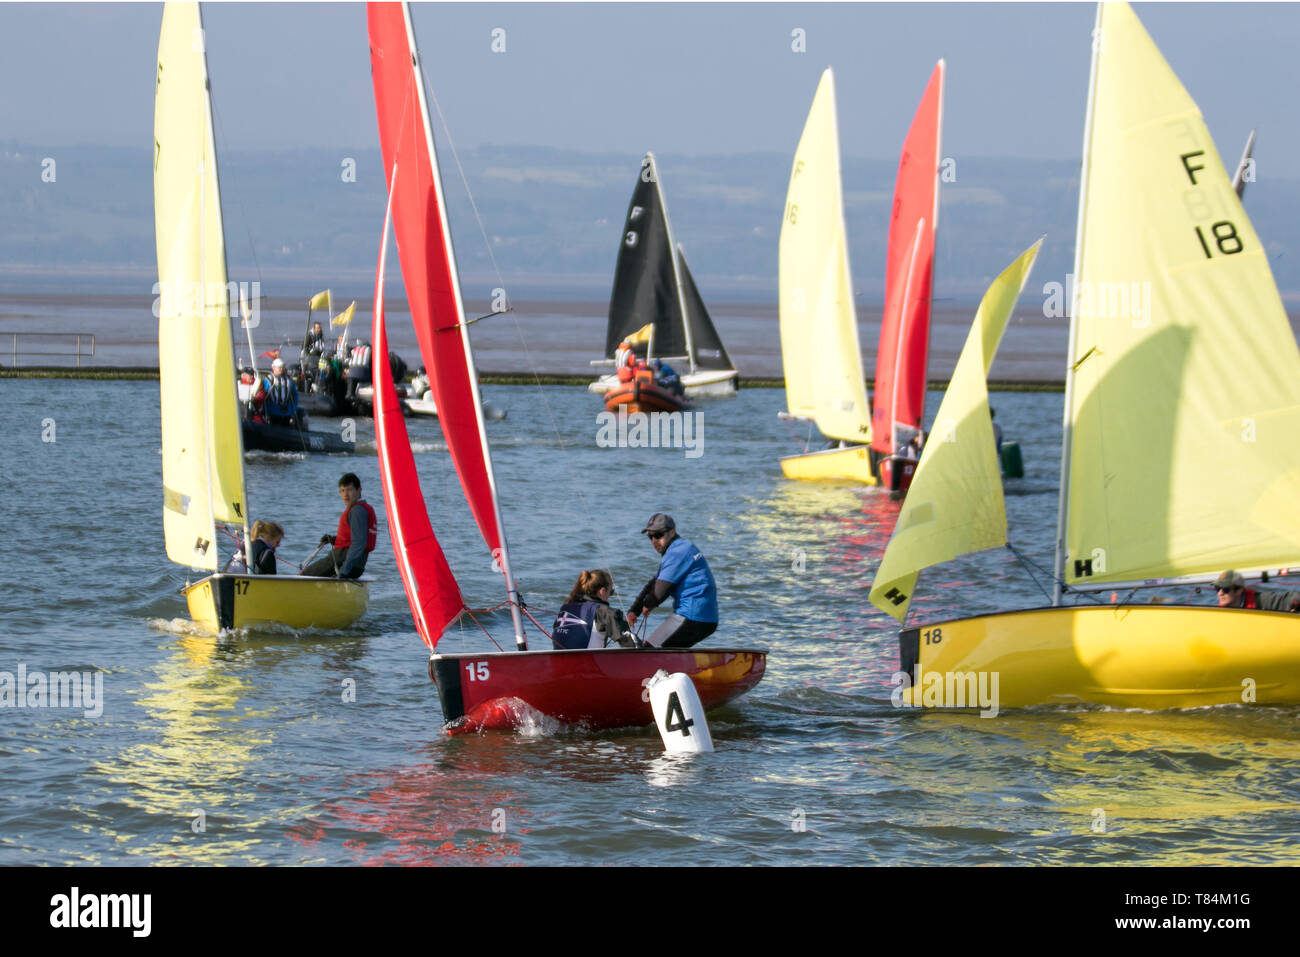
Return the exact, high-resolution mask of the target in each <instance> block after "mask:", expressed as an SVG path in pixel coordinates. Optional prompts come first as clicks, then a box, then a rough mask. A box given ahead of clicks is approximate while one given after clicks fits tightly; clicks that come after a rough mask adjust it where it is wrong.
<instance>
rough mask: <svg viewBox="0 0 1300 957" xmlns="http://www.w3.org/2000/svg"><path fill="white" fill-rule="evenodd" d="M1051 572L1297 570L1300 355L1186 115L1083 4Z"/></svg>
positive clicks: (1113, 6)
mask: <svg viewBox="0 0 1300 957" xmlns="http://www.w3.org/2000/svg"><path fill="white" fill-rule="evenodd" d="M1093 50H1094V60H1093V75H1092V88H1091V90H1090V94H1089V104H1090V114H1089V122H1088V132H1087V133H1086V134H1085V146H1084V180H1083V184H1082V190H1081V196H1080V207H1079V241H1078V246H1077V251H1076V257H1077V259H1076V265H1075V271H1074V272H1075V277H1076V289H1075V295H1074V307H1073V311H1072V312H1073V319H1072V327H1071V337H1070V356H1071V358H1070V368H1069V370H1068V374H1069V378H1068V380H1067V400H1066V410H1065V415H1066V419H1065V456H1064V461H1063V469H1062V471H1063V479H1064V481H1063V487H1062V506H1061V514H1062V533H1061V539H1060V540H1059V541H1058V556H1057V557H1058V562H1057V564H1058V568H1060V569H1061V571H1062V573H1063V575H1064V578H1065V581H1066V582H1067V583H1069V584H1071V585H1075V586H1079V587H1084V588H1086V587H1088V586H1089V585H1094V584H1095V585H1111V584H1113V583H1117V582H1132V583H1155V582H1158V581H1170V580H1175V579H1180V580H1208V579H1210V578H1213V577H1214V576H1215V575H1217V574H1218V573H1219V572H1220V571H1222V570H1223V569H1224V568H1236V569H1239V570H1241V571H1243V572H1250V571H1254V570H1260V569H1267V568H1276V567H1278V566H1294V565H1300V515H1298V514H1297V512H1296V509H1295V503H1296V501H1298V500H1300V445H1297V443H1296V436H1297V435H1300V375H1297V373H1298V372H1300V350H1297V348H1296V343H1295V338H1294V336H1293V334H1292V332H1291V328H1290V325H1289V324H1288V322H1287V317H1286V313H1285V311H1284V309H1283V307H1282V302H1281V299H1280V297H1279V296H1278V292H1277V287H1276V285H1275V283H1274V281H1273V276H1272V273H1271V271H1270V270H1269V266H1268V260H1267V257H1266V255H1265V252H1264V248H1263V245H1262V244H1261V243H1260V240H1259V237H1258V236H1257V235H1256V234H1255V230H1254V228H1253V227H1252V226H1251V223H1250V219H1249V218H1248V217H1247V216H1246V213H1245V210H1244V209H1243V208H1242V205H1241V202H1240V200H1239V198H1238V197H1237V194H1236V193H1235V192H1234V190H1233V187H1232V183H1231V180H1230V178H1229V175H1228V173H1227V171H1226V170H1225V169H1224V166H1223V163H1222V161H1221V160H1220V158H1219V154H1218V153H1217V151H1216V150H1215V147H1214V143H1213V141H1212V140H1211V138H1210V135H1209V132H1208V130H1207V129H1206V127H1205V123H1204V122H1203V120H1202V118H1201V114H1200V110H1199V109H1198V108H1197V106H1196V104H1195V103H1194V102H1193V101H1192V99H1191V97H1190V96H1189V95H1188V93H1187V91H1186V90H1185V89H1184V88H1183V86H1182V84H1181V83H1180V82H1179V80H1178V77H1177V76H1176V75H1175V74H1174V72H1173V70H1171V69H1170V67H1169V65H1168V64H1167V63H1166V62H1165V60H1164V58H1163V57H1162V56H1161V54H1160V51H1159V50H1158V49H1157V48H1156V46H1155V44H1154V43H1153V42H1152V40H1151V38H1150V36H1149V35H1148V34H1147V32H1146V30H1145V29H1144V28H1143V27H1142V24H1141V23H1140V22H1139V20H1138V18H1137V16H1136V15H1135V14H1134V13H1133V10H1132V9H1131V8H1130V7H1129V6H1128V5H1127V4H1124V3H1110V4H1105V5H1103V6H1102V7H1101V9H1100V10H1099V11H1098V22H1097V32H1096V33H1095V38H1094V46H1093Z"/></svg>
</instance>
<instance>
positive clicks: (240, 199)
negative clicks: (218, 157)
mask: <svg viewBox="0 0 1300 957" xmlns="http://www.w3.org/2000/svg"><path fill="white" fill-rule="evenodd" d="M209 85H210V84H209ZM208 100H209V102H210V103H211V104H212V121H213V122H214V123H215V124H216V125H217V126H218V127H220V129H221V140H222V142H223V143H225V144H226V148H225V153H226V155H227V156H229V155H230V153H231V150H230V141H229V140H227V139H226V127H225V124H223V123H222V122H221V113H220V111H218V110H217V104H216V101H215V99H213V97H212V96H211V90H210V89H209V95H208ZM226 173H227V175H229V176H230V179H231V184H230V185H231V187H232V188H233V190H234V193H235V202H236V204H237V205H238V206H239V218H240V219H241V220H243V223H244V232H245V233H246V234H247V235H248V250H249V253H250V254H251V255H252V257H253V270H254V272H256V273H257V284H258V287H259V288H260V287H261V285H262V263H261V260H259V259H258V258H257V247H256V246H255V245H253V227H252V226H251V225H250V224H249V222H248V214H247V212H246V211H245V209H244V196H243V191H242V190H240V188H239V184H238V183H236V182H234V180H236V179H238V177H237V176H235V174H234V168H233V167H232V166H231V165H230V164H227V166H226ZM229 279H230V276H229V275H227V276H226V280H227V281H229ZM257 298H258V299H260V298H261V297H260V296H259V297H257ZM240 318H241V319H242V318H243V317H242V316H241V317H240ZM249 361H250V362H251V361H252V359H251V357H250V359H249Z"/></svg>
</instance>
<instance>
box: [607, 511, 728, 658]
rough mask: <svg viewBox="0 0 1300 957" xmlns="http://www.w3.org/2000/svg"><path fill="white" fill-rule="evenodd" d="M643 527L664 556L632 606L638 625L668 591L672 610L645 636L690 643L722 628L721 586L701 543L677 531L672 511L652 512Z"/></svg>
mask: <svg viewBox="0 0 1300 957" xmlns="http://www.w3.org/2000/svg"><path fill="white" fill-rule="evenodd" d="M641 532H642V533H643V534H645V535H648V536H649V537H650V544H651V545H652V546H654V550H655V551H656V552H658V553H659V554H660V555H661V556H662V557H661V559H660V561H659V570H658V571H657V572H655V577H654V578H652V579H650V581H648V582H646V586H645V587H644V588H642V589H641V593H640V594H639V595H637V596H636V600H635V601H634V602H632V607H631V608H630V609H628V613H627V620H628V622H630V623H631V624H633V625H635V624H636V620H637V618H638V617H640V616H641V615H642V614H643V613H645V612H648V611H650V610H651V609H654V608H657V607H658V606H659V605H660V604H662V603H663V602H664V601H665V600H666V599H667V598H668V596H669V595H671V596H672V599H673V613H672V614H671V615H669V616H668V618H667V620H666V621H664V622H663V624H661V625H660V626H659V627H658V628H656V629H655V630H654V632H653V633H652V634H651V635H650V637H649V638H647V639H646V643H647V644H649V645H653V646H655V647H656V648H689V647H691V646H692V645H694V644H695V643H696V642H699V641H703V640H704V639H705V638H707V637H709V635H711V634H713V633H714V632H715V631H716V630H717V628H718V586H717V584H716V583H715V582H714V580H713V572H712V571H710V570H709V563H708V562H707V561H706V560H705V558H704V555H703V554H702V553H701V552H700V550H699V549H698V548H696V547H695V546H694V545H692V544H691V543H690V542H688V541H687V540H686V539H684V538H682V537H681V536H679V535H678V534H677V525H676V523H675V522H674V521H673V519H672V516H671V515H664V514H663V513H662V512H658V513H656V514H654V515H651V516H650V521H648V522H646V526H645V528H643V529H641Z"/></svg>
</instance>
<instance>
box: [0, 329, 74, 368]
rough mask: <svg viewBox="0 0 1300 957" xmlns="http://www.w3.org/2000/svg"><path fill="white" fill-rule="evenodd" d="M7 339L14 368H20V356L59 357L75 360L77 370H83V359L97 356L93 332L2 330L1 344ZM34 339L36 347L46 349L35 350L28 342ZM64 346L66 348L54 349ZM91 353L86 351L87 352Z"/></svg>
mask: <svg viewBox="0 0 1300 957" xmlns="http://www.w3.org/2000/svg"><path fill="white" fill-rule="evenodd" d="M6 338H8V339H9V340H11V341H10V343H9V348H8V349H7V350H6V351H7V352H8V353H9V356H10V361H11V362H12V363H13V368H15V369H17V368H18V359H19V357H20V356H22V357H27V356H58V357H60V358H64V359H75V360H76V363H77V368H78V369H80V368H81V360H82V359H91V358H94V355H95V335H94V333H91V332H7V331H3V330H0V342H3V341H4V340H5V339H6ZM29 339H34V340H36V342H35V343H34V344H33V345H35V346H43V347H45V348H33V346H32V345H29V344H28V343H27V342H26V340H29ZM57 346H63V347H64V348H62V349H58V348H52V347H57ZM87 349H88V350H89V351H86V350H87Z"/></svg>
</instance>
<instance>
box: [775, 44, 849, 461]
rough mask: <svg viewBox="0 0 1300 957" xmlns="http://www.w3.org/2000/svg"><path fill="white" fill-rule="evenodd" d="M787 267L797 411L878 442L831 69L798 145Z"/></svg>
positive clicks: (785, 331) (786, 311) (789, 375)
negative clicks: (852, 266)
mask: <svg viewBox="0 0 1300 957" xmlns="http://www.w3.org/2000/svg"><path fill="white" fill-rule="evenodd" d="M779 268H780V313H781V356H782V360H783V364H784V366H785V392H786V403H787V406H788V408H789V410H790V414H791V415H793V416H798V417H803V418H811V419H813V420H814V421H815V422H816V423H817V428H819V429H820V430H821V431H822V433H823V434H824V435H826V436H827V437H829V438H832V439H841V440H845V441H851V442H870V441H871V410H870V407H869V405H868V404H867V388H866V384H865V382H864V381H863V376H862V356H861V353H860V351H859V347H858V323H857V314H856V312H855V311H854V307H853V283H852V278H851V274H850V272H849V249H848V242H847V240H846V238H845V229H844V203H843V198H842V197H841V194H840V143H839V131H838V129H837V127H836V122H835V79H834V76H833V75H832V73H831V71H830V69H827V70H826V71H825V72H824V73H823V74H822V78H821V82H820V83H818V85H817V93H816V94H815V95H814V97H813V103H812V108H811V109H810V110H809V112H808V121H807V123H806V124H805V125H804V129H803V134H802V136H801V137H800V138H799V146H798V148H797V149H796V150H795V154H794V166H793V168H792V170H791V172H790V188H789V191H788V192H787V194H786V205H785V218H784V219H783V220H782V222H781V241H780V267H779Z"/></svg>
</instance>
